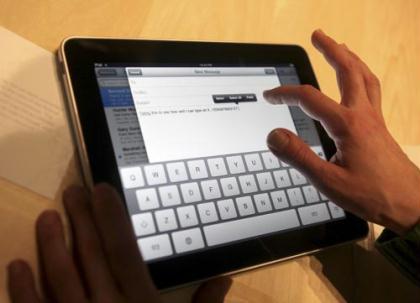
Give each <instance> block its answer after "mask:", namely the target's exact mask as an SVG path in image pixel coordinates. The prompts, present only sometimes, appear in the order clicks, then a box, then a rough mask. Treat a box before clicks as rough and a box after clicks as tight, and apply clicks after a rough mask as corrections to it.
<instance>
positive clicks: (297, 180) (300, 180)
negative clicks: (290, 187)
mask: <svg viewBox="0 0 420 303" xmlns="http://www.w3.org/2000/svg"><path fill="white" fill-rule="evenodd" d="M289 172H290V176H291V177H292V181H293V184H294V185H302V184H306V183H307V181H306V178H305V177H304V176H303V175H302V174H301V173H300V172H299V171H298V170H297V169H295V168H291V169H290V170H289Z"/></svg>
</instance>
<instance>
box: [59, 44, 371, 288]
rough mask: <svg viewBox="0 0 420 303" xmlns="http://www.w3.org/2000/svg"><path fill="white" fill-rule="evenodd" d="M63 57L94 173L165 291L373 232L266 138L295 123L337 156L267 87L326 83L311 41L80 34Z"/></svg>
mask: <svg viewBox="0 0 420 303" xmlns="http://www.w3.org/2000/svg"><path fill="white" fill-rule="evenodd" d="M59 61H60V62H59V63H60V66H61V73H62V76H63V77H64V84H65V87H66V91H67V95H68V110H69V114H70V116H71V119H72V124H73V130H74V135H75V140H76V142H77V146H78V151H79V156H80V162H81V165H82V169H83V173H84V177H85V181H86V183H87V184H88V185H89V186H92V184H94V183H97V182H108V183H110V184H112V185H113V186H115V187H116V188H117V189H118V190H119V192H120V193H121V195H122V197H123V199H124V203H125V206H126V208H127V212H128V214H129V216H130V218H131V220H132V224H133V228H134V230H135V233H136V235H137V237H138V244H139V248H140V250H141V252H142V255H143V258H144V260H145V261H146V262H147V263H148V266H149V269H150V273H151V275H152V277H153V279H154V281H155V283H156V285H157V287H158V288H160V289H167V288H171V287H175V286H179V285H183V284H187V283H191V282H194V281H201V280H205V279H208V278H210V277H214V276H218V275H223V274H229V273H235V272H239V271H243V270H246V269H250V268H255V267H259V266H262V265H266V264H271V263H274V262H278V261H281V260H286V259H289V258H293V257H296V256H301V255H304V254H308V253H311V252H315V251H318V250H321V249H324V248H326V247H329V246H332V245H337V244H341V243H344V242H349V241H354V240H356V239H360V238H362V237H364V236H365V235H366V234H367V231H368V228H367V224H366V222H364V221H363V220H361V219H359V218H357V217H355V216H354V215H352V214H351V213H347V212H344V211H343V210H342V209H341V208H339V207H338V206H336V205H335V204H333V203H331V202H330V201H328V199H327V198H326V197H325V196H324V195H322V194H321V193H319V192H318V191H317V190H316V189H315V188H314V187H313V186H312V185H311V184H309V183H308V182H307V180H306V179H305V177H304V176H303V175H302V174H300V173H299V171H297V170H296V169H294V168H293V167H290V166H288V165H286V164H285V163H283V162H281V161H279V160H278V159H277V158H276V157H274V156H273V154H272V153H271V152H270V151H269V150H268V148H267V146H266V136H267V134H268V133H269V132H270V131H271V130H272V129H274V128H276V127H285V128H288V129H290V130H291V131H293V132H295V133H297V134H298V135H299V136H300V137H301V138H302V139H303V140H305V141H306V143H307V144H309V145H310V146H311V147H312V148H313V150H314V151H316V153H318V155H319V156H320V157H323V158H329V157H331V156H332V155H333V154H334V152H335V147H334V144H333V142H332V141H331V140H330V139H329V138H328V136H327V134H326V132H325V131H324V130H323V129H322V127H321V126H320V124H319V123H318V122H316V121H313V120H312V119H310V118H309V117H308V116H306V115H305V114H304V113H303V112H302V111H301V110H300V109H299V108H298V107H288V106H287V105H276V106H274V105H270V104H269V103H267V102H266V101H265V100H264V99H263V96H262V92H263V91H264V90H266V89H270V88H273V87H276V86H279V85H288V84H310V85H313V86H314V87H316V88H318V84H317V81H316V79H315V75H314V72H313V70H312V68H311V64H310V62H309V59H308V56H307V54H306V53H305V51H304V50H303V49H302V48H301V47H299V46H295V45H268V44H244V43H215V42H186V41H184V42H180V41H147V40H122V39H92V38H69V39H67V40H65V41H64V42H63V44H62V46H61V49H60V51H59Z"/></svg>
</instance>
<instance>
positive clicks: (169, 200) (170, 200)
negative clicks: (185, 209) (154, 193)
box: [159, 185, 181, 206]
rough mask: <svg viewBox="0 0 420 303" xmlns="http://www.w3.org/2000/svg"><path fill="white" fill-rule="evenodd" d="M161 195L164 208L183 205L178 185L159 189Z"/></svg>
mask: <svg viewBox="0 0 420 303" xmlns="http://www.w3.org/2000/svg"><path fill="white" fill-rule="evenodd" d="M159 195H160V200H161V202H162V205H163V206H173V205H178V204H181V198H180V197H179V191H178V187H177V186H176V185H168V186H162V187H159Z"/></svg>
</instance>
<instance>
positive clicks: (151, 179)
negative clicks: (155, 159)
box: [144, 164, 167, 185]
mask: <svg viewBox="0 0 420 303" xmlns="http://www.w3.org/2000/svg"><path fill="white" fill-rule="evenodd" d="M144 173H145V175H146V179H147V183H148V184H149V185H157V184H163V183H166V182H167V181H166V175H165V170H164V168H163V165H162V164H156V165H149V166H145V167H144Z"/></svg>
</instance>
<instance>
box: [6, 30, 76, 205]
mask: <svg viewBox="0 0 420 303" xmlns="http://www.w3.org/2000/svg"><path fill="white" fill-rule="evenodd" d="M72 154H73V146H72V142H71V137H70V132H69V128H68V124H67V121H66V118H65V112H64V109H63V100H62V95H61V92H60V84H59V80H58V76H57V74H56V65H55V59H54V55H53V54H52V53H50V52H48V51H46V50H44V49H43V48H41V47H39V46H37V45H35V44H33V43H31V42H29V41H27V40H25V39H23V38H21V37H20V36H18V35H16V34H14V33H12V32H10V31H8V30H6V29H5V28H2V27H0V176H1V177H3V178H6V179H8V180H10V181H12V182H14V183H17V184H19V185H21V186H24V187H26V188H29V189H31V190H33V191H35V192H37V193H39V194H41V195H44V196H46V197H48V198H54V196H55V195H56V193H57V190H58V188H59V186H60V183H61V181H62V179H63V177H64V175H65V173H66V169H67V167H68V165H69V161H70V159H71V157H72Z"/></svg>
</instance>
